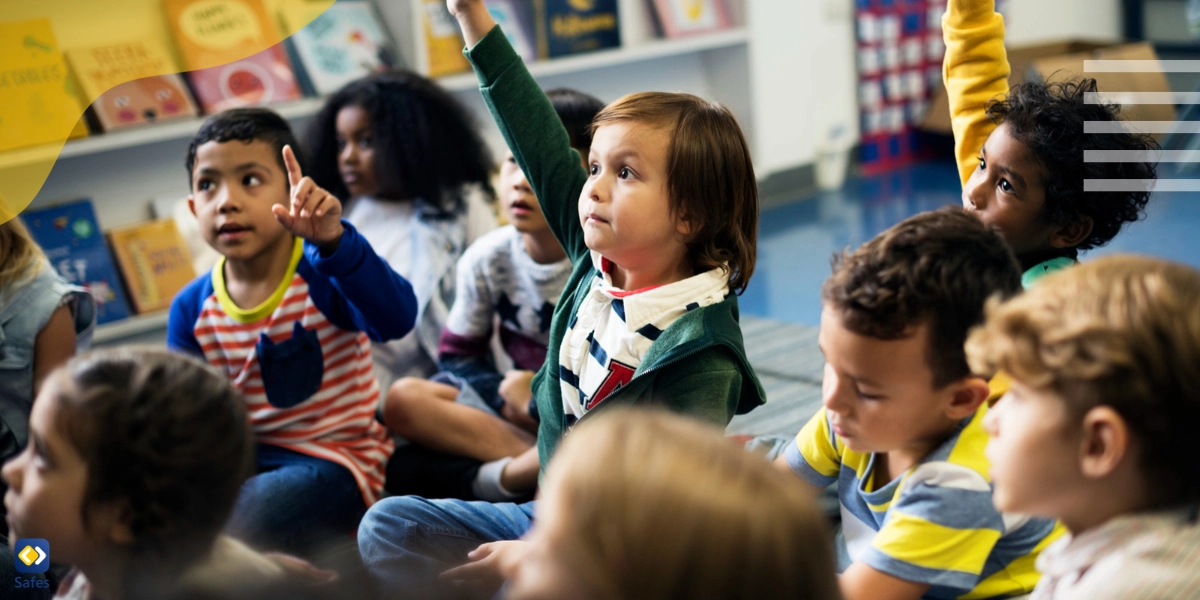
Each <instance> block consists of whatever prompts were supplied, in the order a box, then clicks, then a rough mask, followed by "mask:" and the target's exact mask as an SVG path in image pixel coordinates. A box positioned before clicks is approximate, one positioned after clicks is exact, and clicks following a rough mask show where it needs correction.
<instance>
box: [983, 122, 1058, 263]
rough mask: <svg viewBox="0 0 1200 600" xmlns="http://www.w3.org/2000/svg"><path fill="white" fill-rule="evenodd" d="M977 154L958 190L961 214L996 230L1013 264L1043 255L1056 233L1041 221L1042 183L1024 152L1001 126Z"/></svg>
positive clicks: (1032, 163)
mask: <svg viewBox="0 0 1200 600" xmlns="http://www.w3.org/2000/svg"><path fill="white" fill-rule="evenodd" d="M980 154H981V156H980V158H979V167H978V168H976V169H975V170H974V171H973V172H972V173H971V177H970V179H968V180H967V185H965V186H964V187H963V197H962V202H963V208H965V209H966V210H967V211H969V212H971V213H972V214H974V215H976V216H978V217H979V218H980V219H981V220H982V221H983V222H984V223H986V224H988V225H991V226H994V227H996V228H997V229H999V230H1000V233H1001V234H1002V235H1003V236H1004V239H1005V240H1007V241H1008V244H1009V246H1011V247H1012V249H1013V253H1014V254H1016V255H1017V258H1021V257H1023V256H1029V255H1036V254H1038V253H1040V252H1044V251H1046V250H1048V249H1049V248H1050V236H1051V235H1052V234H1053V233H1054V232H1055V230H1056V229H1057V228H1056V227H1055V226H1054V225H1052V224H1050V223H1049V222H1048V221H1047V220H1046V219H1045V217H1044V208H1045V203H1046V181H1045V178H1044V177H1043V176H1042V169H1041V167H1040V166H1039V165H1038V163H1037V161H1035V160H1034V157H1033V156H1032V154H1031V153H1030V152H1029V149H1028V148H1027V147H1026V146H1025V145H1024V144H1022V143H1021V142H1019V141H1017V140H1016V139H1015V138H1013V137H1012V135H1011V134H1009V132H1008V125H1007V124H1006V123H1002V124H1001V125H1000V126H999V127H997V128H996V129H995V131H993V132H992V134H991V135H990V136H988V139H987V142H986V143H984V145H983V148H982V150H981V153H980Z"/></svg>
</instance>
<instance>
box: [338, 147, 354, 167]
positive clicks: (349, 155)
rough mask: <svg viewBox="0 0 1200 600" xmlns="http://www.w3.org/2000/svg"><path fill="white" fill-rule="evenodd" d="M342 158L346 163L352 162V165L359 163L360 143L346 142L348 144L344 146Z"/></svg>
mask: <svg viewBox="0 0 1200 600" xmlns="http://www.w3.org/2000/svg"><path fill="white" fill-rule="evenodd" d="M340 158H341V159H342V162H344V163H347V164H352V165H353V164H358V145H357V144H346V146H345V147H344V148H342V153H341V156H340Z"/></svg>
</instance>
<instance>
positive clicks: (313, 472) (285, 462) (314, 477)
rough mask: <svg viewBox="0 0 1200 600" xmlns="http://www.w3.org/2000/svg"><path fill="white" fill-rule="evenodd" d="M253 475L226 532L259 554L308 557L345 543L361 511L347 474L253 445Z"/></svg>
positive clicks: (334, 467)
mask: <svg viewBox="0 0 1200 600" xmlns="http://www.w3.org/2000/svg"><path fill="white" fill-rule="evenodd" d="M256 452H257V454H256V469H257V472H258V474H257V475H254V476H252V477H250V478H249V479H247V480H246V483H244V484H242V491H241V493H240V494H238V499H237V504H235V505H234V507H233V515H232V516H231V517H230V519H229V525H228V527H227V528H226V529H227V531H228V532H229V533H230V534H231V535H233V536H234V537H236V538H238V539H241V540H244V541H246V542H247V543H249V544H251V545H252V546H254V547H256V548H258V549H260V550H282V551H284V552H290V553H294V554H301V555H305V554H309V553H310V552H311V551H313V550H315V549H317V548H318V547H319V546H320V545H322V544H324V543H327V542H331V541H336V540H338V539H340V538H342V539H349V538H350V537H351V535H352V534H353V533H354V527H355V526H356V525H357V524H358V521H359V519H361V518H362V515H363V513H364V512H366V509H367V506H366V503H365V502H364V501H363V497H362V492H361V491H359V489H358V482H356V481H355V480H354V475H352V474H351V473H350V470H349V469H347V468H346V467H343V466H342V465H339V464H337V463H335V462H330V461H328V460H324V459H320V458H316V457H313V456H309V455H307V454H301V453H299V452H294V451H292V450H286V449H284V448H280V447H278V446H272V445H270V444H257V445H256Z"/></svg>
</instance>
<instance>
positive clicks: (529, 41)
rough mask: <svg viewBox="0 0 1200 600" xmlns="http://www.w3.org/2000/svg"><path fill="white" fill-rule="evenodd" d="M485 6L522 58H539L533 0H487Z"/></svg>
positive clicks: (527, 59) (530, 59)
mask: <svg viewBox="0 0 1200 600" xmlns="http://www.w3.org/2000/svg"><path fill="white" fill-rule="evenodd" d="M487 8H488V12H490V13H491V14H492V18H493V19H495V21H496V24H497V25H499V26H500V29H501V31H503V32H504V34H505V35H506V36H507V37H508V41H509V43H510V44H512V47H513V49H515V50H516V51H517V54H519V55H520V56H521V59H522V60H524V61H525V62H527V63H529V62H533V61H535V60H537V59H538V58H540V57H539V55H538V43H537V25H536V23H535V14H534V13H535V9H536V7H535V6H534V3H533V0H488V2H487Z"/></svg>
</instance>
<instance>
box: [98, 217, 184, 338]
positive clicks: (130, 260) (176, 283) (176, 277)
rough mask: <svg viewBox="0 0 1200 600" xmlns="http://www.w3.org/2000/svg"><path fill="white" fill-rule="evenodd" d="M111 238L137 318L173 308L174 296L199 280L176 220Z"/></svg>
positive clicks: (140, 226)
mask: <svg viewBox="0 0 1200 600" xmlns="http://www.w3.org/2000/svg"><path fill="white" fill-rule="evenodd" d="M108 236H109V239H110V240H111V241H112V249H113V256H115V257H116V259H117V265H118V266H119V267H120V268H121V274H122V275H124V276H125V284H126V288H127V289H128V290H129V298H130V300H131V301H132V304H133V307H134V310H136V311H137V312H138V314H142V313H147V312H153V311H156V310H165V309H167V308H170V307H171V300H172V299H174V298H175V294H176V293H178V292H179V290H181V289H183V286H185V285H187V284H188V282H190V281H191V280H193V279H195V278H196V271H195V270H194V269H193V268H192V257H191V255H190V254H189V253H188V249H187V243H186V242H184V240H183V237H182V236H181V235H179V230H178V229H177V228H176V227H175V220H174V219H163V220H160V221H150V222H147V223H141V224H138V225H133V226H130V227H123V228H121V229H114V230H112V231H111V232H110V233H109V234H108Z"/></svg>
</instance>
